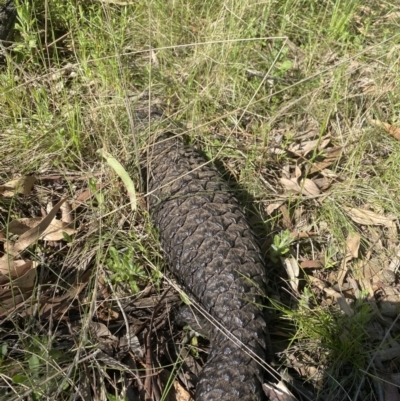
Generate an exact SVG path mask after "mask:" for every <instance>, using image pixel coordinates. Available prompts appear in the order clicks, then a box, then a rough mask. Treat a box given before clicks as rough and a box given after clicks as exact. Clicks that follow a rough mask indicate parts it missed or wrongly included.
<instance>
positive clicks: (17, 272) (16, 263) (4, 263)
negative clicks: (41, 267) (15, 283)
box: [0, 259, 37, 285]
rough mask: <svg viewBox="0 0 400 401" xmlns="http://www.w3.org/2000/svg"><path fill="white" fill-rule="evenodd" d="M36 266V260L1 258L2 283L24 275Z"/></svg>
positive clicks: (0, 281)
mask: <svg viewBox="0 0 400 401" xmlns="http://www.w3.org/2000/svg"><path fill="white" fill-rule="evenodd" d="M36 266H37V264H36V262H32V261H31V260H27V261H25V260H22V259H21V260H0V273H1V274H0V285H4V284H7V283H8V282H9V281H10V280H13V279H15V278H18V277H21V276H23V275H24V274H25V273H26V272H27V271H28V270H30V269H32V268H34V267H36Z"/></svg>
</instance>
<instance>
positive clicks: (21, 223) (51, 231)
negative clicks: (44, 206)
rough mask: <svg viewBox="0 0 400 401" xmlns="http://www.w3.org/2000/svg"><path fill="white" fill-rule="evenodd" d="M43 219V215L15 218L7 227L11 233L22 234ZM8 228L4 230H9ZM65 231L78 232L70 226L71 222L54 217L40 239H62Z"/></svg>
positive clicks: (68, 232)
mask: <svg viewBox="0 0 400 401" xmlns="http://www.w3.org/2000/svg"><path fill="white" fill-rule="evenodd" d="M42 220H43V219H42V218H41V217H33V218H22V219H17V220H13V221H11V222H10V224H9V225H8V227H7V229H8V232H9V233H11V234H17V235H22V234H24V233H25V232H27V231H28V230H30V229H33V228H34V227H36V226H37V225H38V224H40V222H41V221H42ZM7 229H5V230H4V231H7ZM63 233H66V234H68V235H73V234H75V233H76V230H75V229H73V228H72V227H70V224H69V223H65V222H64V221H60V220H56V219H54V220H53V221H52V222H51V223H50V225H49V226H48V227H47V228H46V230H45V231H44V233H43V234H42V235H41V236H40V239H42V240H45V241H60V240H62V239H63V238H64V235H63Z"/></svg>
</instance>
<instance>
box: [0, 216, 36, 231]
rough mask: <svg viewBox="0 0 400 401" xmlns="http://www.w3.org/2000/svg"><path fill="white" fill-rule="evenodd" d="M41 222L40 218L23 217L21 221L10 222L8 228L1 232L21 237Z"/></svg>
mask: <svg viewBox="0 0 400 401" xmlns="http://www.w3.org/2000/svg"><path fill="white" fill-rule="evenodd" d="M41 220H42V218H41V217H33V218H28V217H23V218H21V219H16V220H13V221H11V222H10V224H9V225H8V227H7V228H5V229H4V230H3V232H7V231H8V233H10V234H16V235H22V234H23V233H25V232H26V231H28V230H30V229H31V228H33V227H36V226H37V225H38V224H39V223H40V221H41Z"/></svg>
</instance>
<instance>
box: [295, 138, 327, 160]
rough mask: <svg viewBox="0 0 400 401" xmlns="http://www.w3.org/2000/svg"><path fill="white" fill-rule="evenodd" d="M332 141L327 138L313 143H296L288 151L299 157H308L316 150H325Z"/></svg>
mask: <svg viewBox="0 0 400 401" xmlns="http://www.w3.org/2000/svg"><path fill="white" fill-rule="evenodd" d="M330 141H331V139H330V138H326V139H322V140H321V139H315V140H313V141H306V142H301V143H296V144H294V145H291V146H289V148H288V150H289V151H290V152H292V153H294V154H296V155H297V156H303V157H304V156H307V155H308V154H309V153H310V152H313V151H314V150H316V149H318V150H319V151H321V150H323V149H325V148H326V147H327V146H328V145H329V143H330Z"/></svg>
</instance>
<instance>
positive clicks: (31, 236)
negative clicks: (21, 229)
mask: <svg viewBox="0 0 400 401" xmlns="http://www.w3.org/2000/svg"><path fill="white" fill-rule="evenodd" d="M65 201H66V198H64V199H61V200H60V201H59V202H58V203H57V205H55V206H54V208H53V209H52V210H51V212H50V213H49V214H48V215H47V216H46V217H45V218H44V219H43V220H42V221H41V222H40V223H39V224H38V225H37V226H36V227H33V228H31V229H29V230H28V231H26V232H25V233H23V234H22V235H21V236H20V237H19V238H18V240H17V241H16V242H15V244H14V245H12V246H9V247H8V248H7V254H8V255H7V254H5V255H3V256H2V257H1V258H0V260H7V259H8V258H9V256H14V257H15V256H17V255H18V254H19V253H20V252H22V251H23V250H25V249H26V248H28V246H30V245H31V244H33V243H34V242H36V241H37V240H38V239H39V238H40V236H41V235H42V234H43V233H44V232H45V231H46V229H47V227H48V226H49V225H50V223H51V222H52V221H53V219H54V218H55V216H56V214H57V212H58V210H59V209H60V207H61V205H62V204H63V203H64V202H65Z"/></svg>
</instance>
